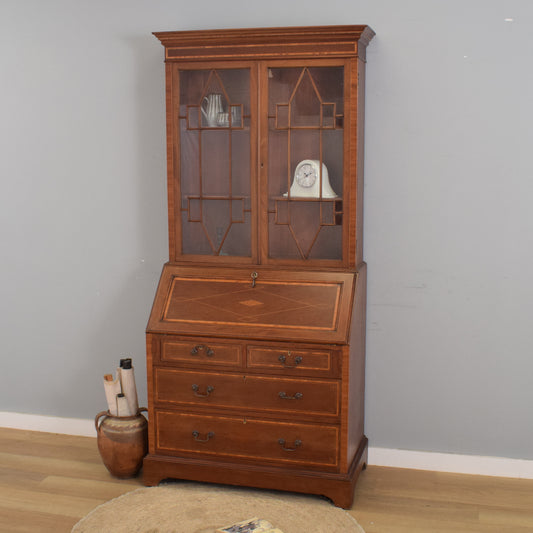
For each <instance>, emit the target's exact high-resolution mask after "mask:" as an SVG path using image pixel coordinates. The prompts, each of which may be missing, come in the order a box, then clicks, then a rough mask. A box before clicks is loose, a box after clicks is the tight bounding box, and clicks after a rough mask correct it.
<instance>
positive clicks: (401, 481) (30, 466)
mask: <svg viewBox="0 0 533 533" xmlns="http://www.w3.org/2000/svg"><path fill="white" fill-rule="evenodd" d="M141 486H142V482H141V480H140V479H133V480H127V481H120V480H117V479H114V478H112V477H111V476H110V475H109V473H108V472H107V470H106V469H105V467H104V466H103V465H102V463H101V461H100V456H99V455H98V450H97V448H96V439H93V438H89V437H71V436H66V435H57V434H53V433H37V432H30V431H21V430H13V429H3V428H0V532H1V533H16V532H32V533H47V532H53V533H62V532H69V531H70V530H71V528H72V526H73V525H74V524H75V523H76V522H77V521H78V520H79V519H80V518H81V517H83V516H85V515H86V514H87V513H88V512H89V511H91V510H92V509H94V507H96V506H97V505H99V504H101V503H104V502H105V501H108V500H110V499H112V498H114V497H116V496H119V495H120V494H123V493H125V492H128V491H131V490H134V489H136V488H138V487H141ZM350 512H351V513H352V514H353V516H354V517H355V518H356V519H357V520H358V522H359V523H360V524H361V525H362V526H363V528H364V529H365V531H366V533H445V532H446V533H448V532H450V533H451V532H453V533H461V532H465V533H466V532H479V533H496V532H498V533H524V532H526V531H527V532H530V533H533V480H520V479H506V478H493V477H483V476H467V475H460V474H443V473H437V472H424V471H417V470H403V469H397V468H383V467H374V466H370V467H368V468H367V469H366V470H365V471H364V472H363V473H362V475H361V477H360V479H359V483H358V485H357V489H356V496H355V500H354V506H353V509H352V510H351V511H350ZM302 533H303V532H302ZM332 533H333V532H332Z"/></svg>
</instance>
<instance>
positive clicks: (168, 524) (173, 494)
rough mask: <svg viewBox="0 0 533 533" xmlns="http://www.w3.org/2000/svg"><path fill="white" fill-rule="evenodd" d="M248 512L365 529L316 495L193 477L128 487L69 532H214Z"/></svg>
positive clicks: (287, 527) (281, 524)
mask: <svg viewBox="0 0 533 533" xmlns="http://www.w3.org/2000/svg"><path fill="white" fill-rule="evenodd" d="M251 518H263V519H265V520H268V521H269V522H271V523H272V525H273V526H274V527H277V528H279V529H281V531H283V533H332V532H333V531H339V532H341V531H342V533H364V531H363V529H362V528H361V526H359V524H358V523H357V522H356V521H355V519H354V518H353V517H352V516H350V515H349V514H348V513H347V512H346V511H344V510H343V509H340V508H338V507H335V506H334V505H333V504H332V503H331V502H329V501H328V500H325V499H323V498H320V497H319V496H309V495H304V494H293V493H284V492H274V491H267V490H260V489H248V488H242V487H230V486H226V485H224V486H222V485H211V484H202V483H192V482H176V483H169V484H165V485H160V486H158V487H149V488H141V489H137V490H134V491H132V492H128V493H126V494H124V495H122V496H119V497H118V498H115V499H114V500H111V501H109V502H107V503H104V504H103V505H100V506H98V507H97V508H96V509H94V510H93V511H91V512H90V513H89V514H88V515H87V516H86V517H85V518H82V519H81V520H80V521H79V522H78V523H77V524H76V525H75V526H74V528H73V529H72V533H87V532H91V533H95V532H98V533H214V532H215V530H216V529H217V528H220V527H224V526H229V525H231V524H234V523H236V522H241V521H243V520H247V519H251Z"/></svg>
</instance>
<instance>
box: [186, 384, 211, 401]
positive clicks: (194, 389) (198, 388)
mask: <svg viewBox="0 0 533 533" xmlns="http://www.w3.org/2000/svg"><path fill="white" fill-rule="evenodd" d="M192 390H193V391H194V395H195V396H198V397H200V398H207V397H208V396H209V395H210V394H211V393H212V392H213V391H214V390H215V387H212V386H211V385H208V386H207V389H206V390H205V393H204V392H198V391H199V390H200V387H199V386H198V385H196V383H195V384H194V385H193V386H192Z"/></svg>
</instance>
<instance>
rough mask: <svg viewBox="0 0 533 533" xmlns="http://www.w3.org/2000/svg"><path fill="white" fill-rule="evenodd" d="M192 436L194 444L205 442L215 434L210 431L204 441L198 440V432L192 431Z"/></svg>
mask: <svg viewBox="0 0 533 533" xmlns="http://www.w3.org/2000/svg"><path fill="white" fill-rule="evenodd" d="M192 436H193V437H194V440H195V441H196V442H207V441H208V440H209V439H212V438H213V437H214V436H215V434H214V433H213V432H212V431H210V432H209V433H208V434H207V435H206V438H205V439H201V438H200V432H199V431H193V432H192Z"/></svg>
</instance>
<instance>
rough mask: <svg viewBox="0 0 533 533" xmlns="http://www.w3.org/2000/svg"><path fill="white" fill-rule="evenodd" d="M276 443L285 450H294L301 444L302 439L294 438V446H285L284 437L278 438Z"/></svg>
mask: <svg viewBox="0 0 533 533" xmlns="http://www.w3.org/2000/svg"><path fill="white" fill-rule="evenodd" d="M278 444H279V445H280V446H281V449H282V450H284V451H286V452H295V451H296V449H297V448H299V447H300V446H301V445H302V441H301V440H300V439H296V440H295V441H294V444H293V446H294V448H287V447H286V446H285V439H279V440H278Z"/></svg>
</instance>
